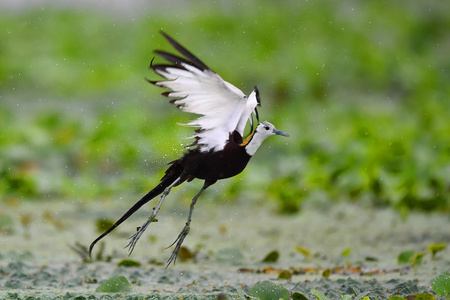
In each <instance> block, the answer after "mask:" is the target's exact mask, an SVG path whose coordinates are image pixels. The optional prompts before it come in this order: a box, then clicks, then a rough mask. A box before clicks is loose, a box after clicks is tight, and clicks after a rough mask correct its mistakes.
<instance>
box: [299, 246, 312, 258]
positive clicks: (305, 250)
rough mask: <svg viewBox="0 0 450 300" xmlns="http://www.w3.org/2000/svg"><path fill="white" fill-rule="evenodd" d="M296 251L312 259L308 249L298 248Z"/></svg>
mask: <svg viewBox="0 0 450 300" xmlns="http://www.w3.org/2000/svg"><path fill="white" fill-rule="evenodd" d="M295 250H297V251H298V252H299V253H301V254H303V255H304V256H306V257H310V256H311V252H309V250H308V249H306V248H303V247H300V246H296V247H295Z"/></svg>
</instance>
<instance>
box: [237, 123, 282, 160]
mask: <svg viewBox="0 0 450 300" xmlns="http://www.w3.org/2000/svg"><path fill="white" fill-rule="evenodd" d="M272 135H281V136H286V137H288V136H289V134H287V133H285V132H283V131H281V130H278V129H276V128H275V126H273V124H272V123H269V122H267V121H264V122H262V123H259V124H258V126H256V129H255V131H254V132H253V134H252V135H251V136H250V139H249V140H248V141H247V143H246V145H245V150H246V151H247V153H248V154H249V155H250V156H253V154H255V152H256V150H258V148H259V146H261V143H262V142H263V141H264V140H265V139H266V138H268V137H269V136H272Z"/></svg>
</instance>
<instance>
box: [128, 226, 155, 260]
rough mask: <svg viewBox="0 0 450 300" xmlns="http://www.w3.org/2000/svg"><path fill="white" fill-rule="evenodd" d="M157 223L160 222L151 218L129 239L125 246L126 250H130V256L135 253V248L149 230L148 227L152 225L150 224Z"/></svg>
mask: <svg viewBox="0 0 450 300" xmlns="http://www.w3.org/2000/svg"><path fill="white" fill-rule="evenodd" d="M157 221H158V220H156V219H155V218H152V217H150V218H149V219H148V220H147V221H146V222H145V223H144V224H143V225H142V226H141V227H140V228H138V230H137V231H136V233H135V234H133V235H132V236H131V237H130V238H129V240H130V241H129V242H128V244H127V245H126V246H125V248H128V250H129V252H128V255H131V253H133V250H134V247H135V246H136V244H137V242H138V240H139V239H140V238H141V236H142V234H143V233H144V232H145V230H146V229H147V227H148V225H150V223H153V222H157Z"/></svg>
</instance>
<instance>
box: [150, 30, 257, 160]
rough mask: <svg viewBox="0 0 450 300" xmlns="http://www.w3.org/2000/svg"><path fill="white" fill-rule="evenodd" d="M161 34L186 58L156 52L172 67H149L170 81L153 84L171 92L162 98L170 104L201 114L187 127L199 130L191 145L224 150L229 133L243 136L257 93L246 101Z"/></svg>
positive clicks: (201, 148)
mask: <svg viewBox="0 0 450 300" xmlns="http://www.w3.org/2000/svg"><path fill="white" fill-rule="evenodd" d="M161 34H162V35H163V36H164V37H165V38H166V39H167V40H168V41H169V42H170V44H171V45H172V46H173V47H174V48H175V49H176V50H178V52H179V53H180V54H181V55H183V56H184V58H183V57H180V56H177V55H173V54H170V53H168V52H164V51H159V50H156V51H154V52H155V53H156V54H157V55H159V56H161V57H163V58H164V59H166V60H167V61H168V62H169V64H155V65H150V67H151V68H152V69H153V70H154V71H155V72H156V73H157V74H159V75H161V76H162V77H164V78H166V79H167V80H165V81H150V82H151V83H153V84H155V85H157V86H160V87H165V88H168V89H170V90H171V91H169V92H165V93H163V95H164V96H167V97H173V98H175V99H173V100H171V103H173V104H175V105H176V106H177V107H178V108H180V109H181V110H183V111H185V112H189V113H194V114H197V115H200V117H198V118H197V119H195V120H193V121H191V122H189V123H187V124H184V125H186V126H193V127H197V130H196V131H195V134H194V135H193V136H192V137H193V138H195V141H194V143H193V144H192V145H198V146H199V148H200V150H201V151H202V152H207V151H211V150H212V151H219V150H222V149H223V148H224V147H225V144H226V143H227V141H228V138H229V133H230V132H233V131H234V130H237V131H238V132H239V133H240V134H241V136H242V135H243V131H244V128H245V124H246V123H247V121H248V120H250V121H251V120H252V119H251V114H252V112H254V111H255V107H256V105H257V103H258V100H257V97H256V96H257V90H255V91H254V92H253V93H252V94H251V95H250V96H249V97H248V98H247V97H246V96H245V94H244V93H243V92H242V91H241V90H240V89H238V88H236V87H235V86H233V85H232V84H230V83H228V82H226V81H225V80H223V79H222V78H221V77H220V76H219V75H218V74H216V73H214V72H213V71H212V70H211V69H210V68H208V67H207V66H206V65H205V64H204V63H203V62H202V61H200V60H199V59H198V58H197V57H195V56H194V55H193V54H192V53H190V52H189V51H188V50H186V49H185V48H183V47H182V46H181V45H180V44H178V43H177V42H176V41H175V40H173V39H172V38H171V37H169V36H168V35H167V34H165V33H164V32H161Z"/></svg>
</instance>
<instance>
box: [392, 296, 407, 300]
mask: <svg viewBox="0 0 450 300" xmlns="http://www.w3.org/2000/svg"><path fill="white" fill-rule="evenodd" d="M388 300H405V298H403V297H400V296H391V297H389V299H388Z"/></svg>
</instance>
